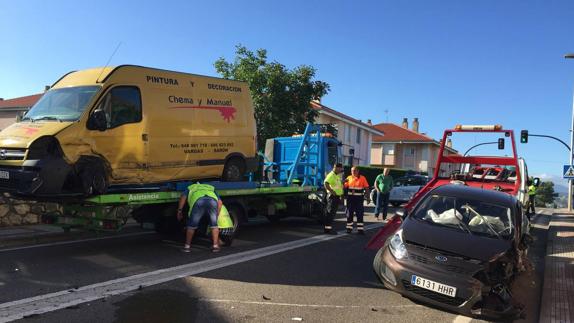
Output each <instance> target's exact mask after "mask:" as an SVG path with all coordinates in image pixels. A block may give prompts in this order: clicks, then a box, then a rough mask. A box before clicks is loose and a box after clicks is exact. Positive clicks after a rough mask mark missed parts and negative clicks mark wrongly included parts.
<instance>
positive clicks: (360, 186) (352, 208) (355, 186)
mask: <svg viewBox="0 0 574 323" xmlns="http://www.w3.org/2000/svg"><path fill="white" fill-rule="evenodd" d="M345 188H346V189H347V233H351V232H352V231H353V217H354V216H355V215H356V216H357V232H358V233H359V234H365V231H364V223H363V215H364V213H365V207H364V206H363V199H364V198H365V196H366V198H367V203H371V201H370V198H369V183H368V182H367V179H366V178H365V176H363V175H360V174H359V169H358V168H357V167H356V166H355V167H353V168H351V176H349V177H347V179H346V180H345ZM365 194H366V195H365Z"/></svg>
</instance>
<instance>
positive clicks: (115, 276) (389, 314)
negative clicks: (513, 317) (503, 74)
mask: <svg viewBox="0 0 574 323" xmlns="http://www.w3.org/2000/svg"><path fill="white" fill-rule="evenodd" d="M537 221H538V222H540V224H539V225H537V226H535V231H534V232H533V233H534V234H535V235H536V237H537V241H536V244H535V245H534V247H533V248H532V249H531V252H530V257H531V258H532V259H533V263H534V265H535V266H534V270H533V271H531V272H530V273H526V274H523V275H521V277H519V278H518V279H517V280H516V282H515V283H514V285H515V286H514V287H513V289H515V290H516V291H517V292H516V293H515V296H516V298H517V299H519V301H520V302H522V303H523V304H525V305H526V309H527V320H526V321H529V322H536V321H537V319H538V314H537V313H538V306H539V305H538V304H539V297H540V290H541V284H540V279H541V277H542V272H541V270H543V268H544V266H543V265H544V264H543V259H544V258H543V256H544V250H545V241H546V239H545V238H546V237H545V229H544V225H545V222H546V224H547V222H548V221H547V219H546V217H545V216H543V215H542V216H539V217H538V218H537ZM366 222H367V223H371V224H373V223H374V224H377V222H376V221H375V219H374V218H373V217H366ZM379 224H380V223H379ZM336 227H337V228H338V229H339V230H342V229H343V228H344V223H343V222H342V221H341V219H339V221H338V223H337V225H336ZM376 231H377V230H376V229H373V230H370V231H368V233H367V235H366V236H359V235H357V234H352V235H346V234H342V235H339V236H336V237H328V238H327V239H325V240H314V239H323V238H324V237H327V236H325V235H322V234H321V232H322V228H321V226H319V225H318V224H316V223H314V222H312V221H310V220H306V219H298V218H290V219H285V220H283V221H282V222H280V223H279V224H275V225H273V224H270V223H267V222H265V221H263V222H261V223H258V224H253V225H250V226H247V227H244V228H242V231H241V235H240V237H239V238H238V239H237V240H236V241H234V246H233V247H230V248H227V249H224V250H223V251H222V252H221V253H219V254H212V253H211V252H209V246H210V243H209V241H208V240H205V239H202V240H200V241H197V242H196V243H195V245H194V247H193V251H192V253H190V254H185V253H181V252H180V250H179V247H180V245H179V244H176V243H172V242H166V241H163V240H162V238H161V237H159V236H157V235H155V234H145V233H143V234H140V235H131V236H127V237H118V238H115V239H106V240H95V241H94V240H92V241H75V242H72V243H69V244H58V245H53V246H50V245H44V246H40V247H37V248H26V249H12V250H10V251H2V250H0V288H1V291H2V293H0V303H6V302H14V301H18V300H21V299H26V300H29V299H30V298H31V297H38V302H39V303H41V302H42V298H43V297H44V296H43V295H46V294H49V293H54V292H60V291H69V292H70V293H73V292H74V291H76V290H78V291H82V289H83V288H84V287H85V286H88V287H89V286H94V287H93V288H92V287H89V288H86V289H85V290H83V291H82V292H83V293H87V294H89V295H91V296H93V295H97V293H98V291H97V287H96V286H98V285H99V284H101V283H102V282H109V281H110V280H115V281H113V282H112V284H110V285H109V286H120V285H121V284H129V283H130V281H131V279H132V278H133V277H138V279H139V280H138V282H141V281H146V280H148V281H149V282H148V283H149V284H143V285H140V286H145V287H143V288H141V287H140V288H136V289H133V288H132V289H131V290H129V291H127V292H124V293H121V294H119V295H115V296H106V297H103V298H100V297H98V296H94V297H93V300H91V301H87V302H83V301H78V302H77V303H78V304H74V305H71V306H69V307H67V308H64V309H58V310H54V311H48V312H46V313H43V314H40V315H31V316H29V317H27V318H24V319H22V321H23V322H194V321H197V322H215V321H217V322H293V321H301V320H303V321H306V322H375V321H377V322H381V321H383V322H387V321H392V322H429V321H435V322H468V321H470V319H468V318H465V317H460V316H458V315H457V314H453V313H447V312H443V311H441V310H438V309H435V308H431V307H428V306H425V305H423V304H417V303H415V302H413V301H410V300H408V299H406V298H403V297H401V296H400V295H398V294H396V293H393V292H390V291H388V290H385V289H383V288H382V286H381V285H380V283H379V282H378V281H377V278H376V277H375V275H374V273H373V271H372V260H373V257H374V252H373V251H366V250H364V246H365V244H366V243H367V241H368V239H369V237H370V236H371V235H372V234H374V233H375V232H376ZM301 241H303V242H305V243H306V244H302V245H296V244H297V243H298V242H301ZM278 246H279V247H281V246H284V249H278ZM243 255H245V256H243ZM234 257H235V258H234ZM216 260H221V261H220V262H218V263H217V264H215V265H214V264H213V263H212V262H213V261H216ZM194 264H197V265H198V266H199V267H198V268H199V269H193V270H196V271H192V269H188V268H187V266H192V265H194ZM210 266H211V267H210ZM174 268H176V269H178V270H180V269H179V268H183V269H181V270H184V272H187V273H193V272H195V274H192V275H187V274H185V275H181V272H180V273H179V274H177V273H175V274H173V275H179V276H170V275H172V270H173V269H174ZM194 268H195V267H194ZM185 270H189V271H185ZM150 272H153V273H157V275H161V276H162V277H163V278H162V279H163V281H164V282H161V281H162V280H156V281H158V282H161V283H153V282H151V281H152V278H151V276H150V278H146V277H147V276H146V275H147V274H146V273H150ZM154 277H155V276H154ZM158 277H159V276H158ZM165 277H167V278H165ZM178 277H181V278H178ZM154 279H155V278H154ZM138 284H139V283H138ZM106 286H108V285H106ZM106 288H107V287H106ZM128 289H129V288H128ZM128 289H126V290H128ZM82 295H83V294H82ZM91 296H90V297H91ZM58 297H60V296H58ZM58 297H56V298H55V299H56V300H57V299H58ZM81 297H84V296H80V294H79V293H78V298H81ZM87 299H88V298H87ZM34 302H36V301H34ZM71 304H73V303H71ZM2 309H3V307H2V304H0V312H1V311H2Z"/></svg>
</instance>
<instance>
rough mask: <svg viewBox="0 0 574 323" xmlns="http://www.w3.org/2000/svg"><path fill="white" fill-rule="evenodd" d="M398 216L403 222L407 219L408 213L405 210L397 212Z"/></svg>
mask: <svg viewBox="0 0 574 323" xmlns="http://www.w3.org/2000/svg"><path fill="white" fill-rule="evenodd" d="M395 214H396V215H398V216H400V217H401V218H402V219H403V220H404V219H405V218H406V217H407V215H408V212H407V210H405V209H402V210H398V211H396V212H395Z"/></svg>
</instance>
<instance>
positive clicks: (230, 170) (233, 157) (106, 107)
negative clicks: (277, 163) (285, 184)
mask: <svg viewBox="0 0 574 323" xmlns="http://www.w3.org/2000/svg"><path fill="white" fill-rule="evenodd" d="M256 167H257V159H256V129H255V119H254V111H253V104H252V101H251V96H250V93H249V87H248V85H247V84H246V83H243V82H238V81H232V80H225V79H220V78H214V77H208V76H200V75H194V74H186V73H179V72H172V71H165V70H160V69H154V68H147V67H141V66H131V65H122V66H118V67H115V68H112V67H105V68H94V69H88V70H82V71H77V72H71V73H68V74H66V75H64V76H63V77H62V78H60V79H59V80H58V81H57V82H56V83H54V85H53V86H52V87H51V89H50V90H49V91H48V92H46V93H45V94H44V95H43V96H42V98H41V99H40V100H39V101H38V102H37V103H36V104H35V105H34V106H33V107H32V108H31V109H30V111H28V113H27V114H26V115H25V116H24V118H22V121H21V122H18V123H16V124H13V125H12V126H10V127H8V128H6V129H4V130H3V131H2V132H0V190H1V191H8V192H17V193H20V194H26V195H38V196H40V195H58V194H66V193H83V194H85V195H92V194H102V193H104V192H106V190H107V189H108V187H110V186H113V185H116V186H117V185H120V186H119V187H123V186H121V185H146V184H153V183H166V182H172V181H178V180H194V179H206V178H209V179H223V180H226V181H239V180H241V179H242V178H243V176H244V174H245V173H246V172H248V171H252V170H254V169H256Z"/></svg>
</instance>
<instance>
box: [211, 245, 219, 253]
mask: <svg viewBox="0 0 574 323" xmlns="http://www.w3.org/2000/svg"><path fill="white" fill-rule="evenodd" d="M211 251H212V252H220V251H221V248H219V246H213V247H212V248H211Z"/></svg>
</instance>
